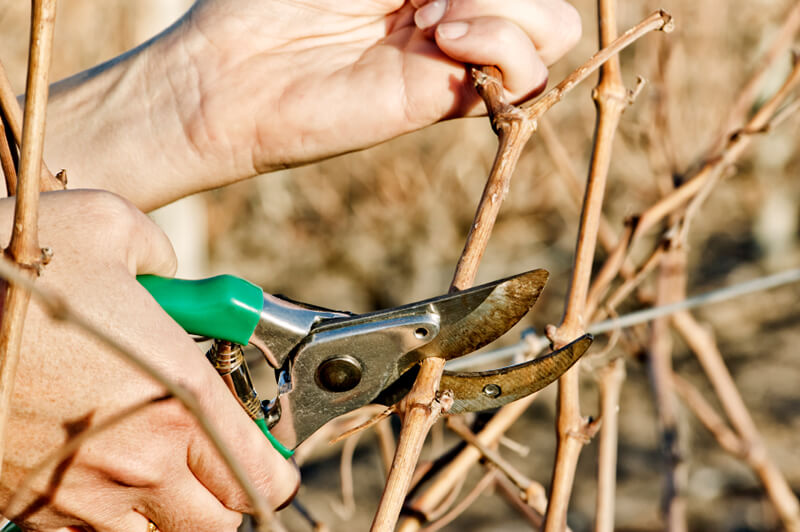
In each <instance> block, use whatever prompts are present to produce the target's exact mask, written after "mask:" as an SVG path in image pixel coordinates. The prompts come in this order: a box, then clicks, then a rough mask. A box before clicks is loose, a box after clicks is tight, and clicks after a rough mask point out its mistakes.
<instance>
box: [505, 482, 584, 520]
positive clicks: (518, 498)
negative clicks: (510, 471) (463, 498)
mask: <svg viewBox="0 0 800 532" xmlns="http://www.w3.org/2000/svg"><path fill="white" fill-rule="evenodd" d="M495 486H497V489H498V491H499V492H500V495H502V496H503V498H504V499H505V500H506V501H508V503H509V504H511V506H513V507H514V509H515V510H517V511H518V512H519V513H520V514H522V516H523V517H524V518H525V520H526V521H528V523H530V525H531V529H532V530H539V529H540V528H541V527H542V523H544V513H542V512H539V511H536V510H534V509H533V508H532V507H531V506H530V504H529V503H526V502H525V501H524V500H523V498H522V494H521V493H520V492H519V490H518V489H517V487H516V486H515V485H514V484H513V483H512V482H511V481H510V480H508V478H507V477H502V476H498V477H497V480H496V481H495ZM565 532H569V528H567V530H566V531H565Z"/></svg>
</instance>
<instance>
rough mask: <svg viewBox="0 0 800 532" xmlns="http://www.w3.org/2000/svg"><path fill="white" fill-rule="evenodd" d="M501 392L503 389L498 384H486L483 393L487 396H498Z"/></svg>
mask: <svg viewBox="0 0 800 532" xmlns="http://www.w3.org/2000/svg"><path fill="white" fill-rule="evenodd" d="M501 392H502V390H501V389H500V387H499V386H498V385H496V384H487V385H486V386H484V387H483V393H484V395H486V396H487V397H497V396H499V395H500V393H501Z"/></svg>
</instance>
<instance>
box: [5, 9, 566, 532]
mask: <svg viewBox="0 0 800 532" xmlns="http://www.w3.org/2000/svg"><path fill="white" fill-rule="evenodd" d="M579 34H580V20H579V17H578V15H577V13H576V12H575V10H574V9H573V8H572V7H571V6H569V5H568V4H566V3H565V2H562V1H561V0H504V1H503V2H496V1H494V0H449V1H443V2H422V1H420V0H414V1H412V2H407V1H403V0H353V1H350V2H341V1H337V0H316V1H310V0H306V1H300V0H261V1H259V2H253V1H251V0H199V1H198V2H197V3H196V4H195V5H194V6H193V8H192V9H191V10H190V11H189V12H188V13H187V14H186V15H185V16H184V17H183V18H182V19H181V20H179V21H178V22H177V23H176V24H175V25H173V26H172V27H171V28H169V29H168V30H167V31H165V32H164V33H163V34H161V35H159V36H158V37H156V38H154V39H153V40H151V41H149V42H148V43H145V44H144V45H142V46H140V47H139V48H137V49H135V50H132V51H131V52H129V53H127V54H125V55H123V56H121V57H119V58H117V59H115V60H113V61H111V62H109V63H107V64H104V65H101V66H99V67H97V68H95V69H92V70H90V71H87V72H84V73H81V74H79V75H77V76H74V77H73V78H70V79H68V80H65V81H63V82H60V83H58V84H56V85H55V86H54V87H53V90H52V93H51V100H50V102H51V103H50V107H49V114H48V130H47V139H46V159H47V160H48V161H49V162H50V163H51V165H56V166H57V167H59V168H61V167H64V168H67V169H68V170H69V180H70V183H69V186H70V188H71V189H80V188H84V189H104V190H106V191H110V192H100V191H89V190H83V191H80V190H78V191H69V192H58V193H51V194H46V195H45V196H43V198H42V207H41V220H40V241H41V243H42V245H43V246H48V247H51V248H52V249H54V250H55V257H54V259H53V261H52V262H51V263H50V264H49V265H48V266H47V267H46V268H45V271H44V274H43V276H42V277H41V278H40V279H39V281H38V282H40V283H42V285H43V286H46V287H47V288H50V289H52V290H55V291H57V292H59V293H60V294H62V295H63V296H64V297H65V298H66V299H67V300H68V301H71V302H73V304H76V303H75V302H79V303H77V304H78V306H79V308H80V309H81V311H82V312H84V313H85V314H86V316H87V317H89V318H91V319H92V320H93V321H94V322H95V323H97V324H100V325H102V326H105V327H107V330H109V331H112V332H113V334H115V335H117V336H118V338H119V339H120V341H122V342H123V343H126V344H128V345H132V346H136V348H137V352H139V353H140V354H141V355H143V356H145V358H146V359H147V360H149V361H150V362H151V363H152V364H155V365H156V366H157V367H159V368H160V369H161V370H162V371H163V372H164V373H165V374H166V375H167V376H169V377H171V378H173V379H174V380H176V381H178V382H180V383H181V384H183V385H185V386H187V387H188V388H189V389H190V390H193V391H195V392H196V393H197V395H198V397H199V398H200V400H201V402H202V404H203V407H204V409H205V410H206V411H207V414H208V415H209V417H210V419H211V420H212V422H215V423H217V424H218V426H219V427H220V429H221V432H222V433H223V434H225V435H226V437H227V438H228V439H229V443H230V447H231V448H233V449H236V450H237V452H238V453H239V456H238V457H239V459H240V460H241V461H242V463H243V464H244V466H245V468H246V469H247V471H248V472H249V473H250V475H251V476H252V478H253V479H254V481H255V482H256V484H257V486H258V487H259V489H260V490H261V491H262V492H263V493H264V495H265V496H266V497H267V498H268V500H269V501H270V502H271V503H272V504H273V505H274V506H279V505H280V504H282V503H284V502H285V501H286V500H287V499H289V498H290V497H291V496H292V494H293V493H294V491H295V489H296V487H297V482H298V475H297V472H296V470H295V469H294V468H293V467H292V466H291V465H290V464H289V463H287V462H286V461H285V460H283V459H282V458H281V457H280V456H279V455H278V454H277V453H276V452H275V451H274V450H273V449H272V448H271V447H270V446H269V445H268V444H267V442H266V440H265V439H264V437H263V435H261V433H260V432H259V431H258V430H257V428H256V427H255V425H254V424H253V423H252V422H251V421H250V420H249V419H248V418H247V416H246V414H245V413H244V412H243V410H242V409H241V408H240V407H239V406H238V404H237V403H236V402H235V400H234V399H233V398H232V396H231V395H230V393H229V392H228V391H227V389H226V388H225V386H224V385H223V384H222V382H221V380H220V379H219V378H218V377H217V376H216V374H215V373H214V370H213V368H211V366H210V365H209V364H208V363H206V362H205V360H204V359H203V356H202V353H200V352H199V350H198V349H197V347H196V346H195V344H194V342H193V341H192V340H191V339H190V338H189V337H188V336H187V335H186V334H185V333H184V332H183V331H182V330H181V329H180V327H179V326H178V325H177V324H175V323H174V322H173V321H172V320H171V319H170V318H169V317H168V316H167V315H166V314H165V313H164V312H163V311H162V310H161V308H160V307H159V306H158V304H157V303H156V302H155V301H153V300H152V298H150V296H149V295H148V294H147V292H146V291H145V290H144V289H143V288H142V287H141V286H140V285H139V284H138V283H137V282H136V280H135V275H136V274H142V273H154V274H159V275H171V274H173V273H174V269H175V257H174V254H173V252H172V249H171V246H170V244H169V242H168V241H167V239H166V238H165V237H164V235H163V234H162V233H161V231H160V230H159V229H158V228H157V227H156V226H155V225H154V224H152V222H150V221H149V219H148V218H147V217H145V216H144V215H143V214H141V212H140V210H143V211H146V210H150V209H153V208H155V207H158V206H161V205H164V204H167V203H169V202H171V201H173V200H175V199H177V198H179V197H182V196H185V195H188V194H192V193H194V192H197V191H200V190H206V189H210V188H214V187H219V186H222V185H225V184H227V183H231V182H234V181H237V180H241V179H246V178H248V177H251V176H253V175H256V174H259V173H263V172H268V171H270V170H274V169H278V168H284V167H288V166H296V165H300V164H306V163H309V162H313V161H316V160H320V159H323V158H325V157H330V156H333V155H336V154H340V153H344V152H348V151H353V150H358V149H362V148H365V147H367V146H370V145H373V144H377V143H379V142H383V141H385V140H387V139H390V138H393V137H396V136H398V135H402V134H405V133H408V132H410V131H414V130H417V129H420V128H422V127H425V126H427V125H430V124H433V123H435V122H437V121H440V120H444V119H449V118H455V117H459V116H466V115H473V114H477V113H479V112H480V110H481V106H482V104H481V102H480V100H479V98H478V97H477V95H476V94H475V92H474V89H473V88H472V84H471V80H470V79H469V77H468V76H467V72H466V70H465V68H464V63H472V64H493V65H497V66H498V67H499V68H500V69H501V70H502V72H503V75H504V84H505V87H506V89H507V91H508V94H509V97H510V98H511V99H512V100H520V99H524V98H527V97H529V96H530V95H532V94H535V93H536V92H537V91H539V90H541V88H542V87H543V84H544V83H545V82H546V79H547V68H546V65H549V64H550V63H552V62H554V61H555V60H557V59H558V58H559V57H560V56H561V55H562V54H564V53H565V52H566V51H567V50H568V49H569V48H570V47H571V46H572V45H573V44H574V43H575V42H576V40H577V38H578V36H579ZM122 198H126V199H122ZM12 214H13V205H12V202H11V200H0V221H2V223H0V228H2V230H5V231H8V228H9V227H10V224H11V218H12ZM76 235H80V238H76ZM0 236H2V237H3V238H5V239H6V241H7V239H8V236H9V235H8V234H2V232H1V231H0ZM23 350H24V356H23V358H22V361H21V365H20V368H19V373H18V376H19V378H18V380H17V384H16V387H15V392H14V400H13V404H12V407H13V408H12V412H11V415H10V421H9V423H10V429H9V434H10V438H9V441H8V442H7V446H6V457H5V464H4V473H3V476H2V478H0V511H2V512H3V514H4V515H11V514H13V515H18V514H19V512H20V509H21V508H22V507H23V506H25V505H26V503H30V502H31V501H33V500H34V499H36V497H38V496H40V495H44V494H48V493H49V494H50V495H49V496H48V498H47V500H45V501H44V504H42V505H39V506H38V507H37V510H36V511H35V512H28V513H27V514H25V515H24V516H22V517H21V518H19V519H18V521H20V522H19V524H22V525H24V526H25V527H26V528H27V529H29V530H37V531H40V530H41V531H54V530H58V531H67V530H98V531H115V530H124V531H142V532H144V531H145V530H147V519H148V518H149V519H151V520H153V521H154V522H155V523H156V524H157V525H158V526H159V528H160V529H161V530H162V531H165V532H172V531H175V532H178V531H181V532H185V531H186V530H193V531H204V530H208V531H217V532H218V531H234V530H235V529H236V526H237V525H238V523H239V521H240V513H241V512H247V511H249V510H250V508H249V507H248V503H247V501H246V499H245V497H244V495H243V494H242V493H241V491H240V490H239V489H238V488H237V487H236V484H235V482H234V481H233V480H232V479H231V477H230V475H229V473H228V472H227V469H226V468H225V466H224V465H223V464H222V463H221V461H220V460H219V458H218V457H217V456H216V454H215V452H214V451H213V450H212V449H211V447H210V444H209V443H208V442H207V441H206V439H205V437H204V436H203V435H202V434H201V432H200V430H199V429H198V427H197V426H196V423H195V422H194V421H193V420H192V419H191V417H190V416H189V415H188V414H187V413H186V412H184V411H183V410H182V408H181V407H180V406H178V405H177V404H176V403H175V402H174V401H171V400H169V401H161V402H158V403H155V404H153V405H150V406H148V407H147V408H146V409H145V410H144V411H143V412H141V413H139V414H138V415H136V416H134V417H132V418H130V419H128V420H126V421H125V422H124V423H123V424H121V425H120V426H118V427H117V428H115V429H113V430H111V431H108V432H106V433H104V434H102V435H100V436H99V437H96V438H93V439H92V440H90V442H89V443H87V444H85V445H84V446H83V447H81V449H80V451H79V452H78V453H77V455H76V456H75V457H73V459H72V460H71V461H70V462H69V463H68V464H65V467H64V468H62V469H61V470H59V472H58V473H59V475H60V477H58V478H60V481H59V483H58V488H57V490H55V493H54V494H53V493H52V491H53V490H52V489H51V487H50V486H49V485H48V483H49V480H50V479H51V477H52V476H53V474H54V469H53V468H50V470H49V471H48V472H47V473H46V474H42V475H40V476H38V477H36V478H35V479H34V481H33V483H32V491H31V492H25V494H23V496H22V503H23V504H22V505H19V506H15V507H14V508H8V507H7V505H8V503H9V499H10V497H11V494H12V493H14V492H15V491H17V488H18V487H19V485H20V483H21V482H22V479H23V478H24V477H25V476H26V474H27V473H28V472H30V471H31V470H32V469H33V468H34V467H35V466H36V464H38V463H39V462H40V461H41V460H43V459H44V458H45V457H46V456H48V455H49V454H51V453H52V452H53V451H54V450H55V449H57V448H58V447H59V446H60V445H62V444H63V443H64V442H65V441H66V440H67V439H68V432H69V430H70V429H74V428H75V427H80V426H92V425H95V424H97V423H100V422H102V421H103V420H106V419H109V418H113V416H114V415H115V413H118V412H119V411H121V410H123V409H125V408H127V407H130V406H131V405H135V404H139V403H141V402H142V401H146V400H148V399H152V398H157V397H160V396H161V395H162V394H163V390H161V389H160V388H159V387H158V386H157V385H155V384H153V383H152V382H150V381H149V380H148V379H147V378H145V377H144V376H142V375H140V374H139V373H138V372H137V371H135V370H133V369H132V368H130V367H128V366H127V365H126V364H125V363H123V362H121V361H119V360H118V359H117V357H116V356H115V355H114V354H112V353H110V352H109V351H108V350H107V349H106V348H104V347H103V346H101V345H99V344H98V343H97V342H96V341H94V340H92V339H91V338H89V337H87V336H86V335H84V334H82V333H79V332H78V331H76V330H75V329H73V328H71V327H69V326H67V325H64V324H57V323H53V322H52V321H51V320H50V319H49V318H48V317H46V316H45V315H44V314H43V312H42V311H41V309H40V308H39V307H38V306H37V304H36V303H35V302H34V303H32V307H31V309H30V311H29V314H28V317H27V321H26V326H25V339H24V345H23Z"/></svg>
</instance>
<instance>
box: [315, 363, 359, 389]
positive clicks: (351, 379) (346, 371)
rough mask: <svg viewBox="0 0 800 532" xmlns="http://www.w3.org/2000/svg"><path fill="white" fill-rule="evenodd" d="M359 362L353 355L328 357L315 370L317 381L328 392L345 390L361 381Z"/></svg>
mask: <svg viewBox="0 0 800 532" xmlns="http://www.w3.org/2000/svg"><path fill="white" fill-rule="evenodd" d="M361 373H362V370H361V364H360V363H359V362H358V360H356V359H355V358H353V357H350V356H347V355H340V356H335V357H332V358H329V359H328V360H326V361H325V362H323V363H322V364H320V366H319V369H318V370H317V382H319V385H320V386H322V387H323V388H324V389H326V390H328V391H329V392H347V391H349V390H352V389H353V388H355V387H356V386H358V383H359V382H361Z"/></svg>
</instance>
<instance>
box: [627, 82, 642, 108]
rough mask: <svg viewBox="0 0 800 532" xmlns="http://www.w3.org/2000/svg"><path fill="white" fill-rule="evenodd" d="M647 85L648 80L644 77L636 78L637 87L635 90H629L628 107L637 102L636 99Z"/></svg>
mask: <svg viewBox="0 0 800 532" xmlns="http://www.w3.org/2000/svg"><path fill="white" fill-rule="evenodd" d="M646 85H647V80H646V79H645V78H643V77H642V76H636V86H635V87H634V88H633V89H630V90H628V105H633V102H635V101H636V98H638V97H639V94H641V92H642V90H644V88H645V86H646Z"/></svg>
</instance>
